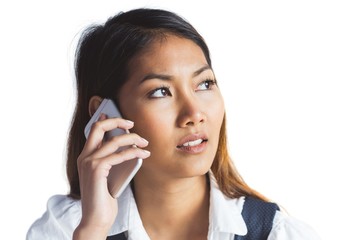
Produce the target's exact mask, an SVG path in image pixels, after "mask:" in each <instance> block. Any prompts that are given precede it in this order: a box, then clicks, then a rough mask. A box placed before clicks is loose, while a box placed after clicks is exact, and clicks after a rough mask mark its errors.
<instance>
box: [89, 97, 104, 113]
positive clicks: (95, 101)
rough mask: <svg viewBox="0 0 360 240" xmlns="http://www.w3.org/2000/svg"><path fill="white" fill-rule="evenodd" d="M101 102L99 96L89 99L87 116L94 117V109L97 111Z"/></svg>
mask: <svg viewBox="0 0 360 240" xmlns="http://www.w3.org/2000/svg"><path fill="white" fill-rule="evenodd" d="M102 100H103V99H102V98H101V97H99V96H92V97H91V98H90V101H89V114H90V117H91V116H92V115H94V113H95V112H96V109H98V107H99V106H100V104H101V102H102Z"/></svg>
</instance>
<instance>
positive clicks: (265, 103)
mask: <svg viewBox="0 0 360 240" xmlns="http://www.w3.org/2000/svg"><path fill="white" fill-rule="evenodd" d="M134 2H136V3H134ZM233 2H235V1H228V2H227V1H224V0H222V1H211V3H210V1H189V2H186V1H183V0H182V1H176V2H174V1H172V2H171V1H165V0H164V1H145V0H144V1H131V0H128V1H57V2H54V1H38V0H35V1H34V0H33V1H25V0H23V1H11V2H10V1H8V3H5V2H1V3H0V24H1V26H0V27H1V28H0V35H1V37H0V43H1V44H0V81H1V94H0V101H1V117H0V134H1V152H0V154H1V170H0V171H1V174H0V184H1V186H0V191H1V204H0V218H1V222H2V227H1V236H2V237H1V238H4V239H5V237H8V238H9V237H10V236H11V239H24V238H25V234H26V231H27V229H28V228H29V226H30V225H31V223H32V222H33V221H34V220H35V219H37V218H38V217H40V216H41V215H42V213H43V212H44V211H45V206H46V201H47V199H48V198H49V197H50V196H51V195H53V194H66V193H67V191H68V187H67V182H66V177H65V167H64V165H65V152H66V148H65V144H66V137H67V131H68V127H69V123H70V118H71V114H72V110H73V107H74V90H73V85H74V83H73V72H72V70H73V69H72V61H73V52H74V46H75V44H76V40H77V36H78V34H79V32H80V31H81V30H82V29H83V28H84V27H85V26H87V25H88V24H91V23H93V22H103V21H105V20H106V19H107V17H109V16H111V15H113V14H115V13H117V12H118V11H120V10H129V9H132V8H134V7H143V6H147V7H160V8H165V9H169V10H172V11H175V12H177V13H179V14H180V15H182V16H184V17H185V18H186V19H188V20H189V21H190V22H191V23H192V24H193V25H194V26H195V27H196V28H197V29H198V30H199V32H200V33H201V34H202V35H203V36H204V37H205V39H206V40H207V42H208V45H209V47H210V50H211V53H212V58H213V67H214V69H215V72H216V74H217V78H218V80H219V84H220V87H221V90H222V93H223V95H224V98H225V103H226V107H227V115H228V131H229V140H230V143H231V144H230V150H231V153H232V156H233V159H234V161H235V163H236V165H237V167H238V169H239V171H240V173H241V174H242V175H243V177H244V178H245V180H246V181H247V182H248V183H249V185H250V186H252V187H254V188H255V189H257V190H258V191H260V192H262V193H263V194H265V195H266V196H268V197H269V198H271V199H273V200H274V201H276V202H278V203H280V204H281V205H282V206H284V207H285V208H286V210H287V211H288V212H289V213H290V214H292V215H294V216H295V217H297V218H299V219H301V220H303V221H305V222H307V223H308V224H310V225H311V226H312V227H313V228H314V229H315V230H316V231H317V232H318V233H319V234H320V235H321V236H322V238H323V239H355V238H356V237H358V227H359V221H358V219H359V216H360V205H359V202H360V194H359V186H358V185H359V183H360V174H359V173H358V172H359V168H358V167H356V166H355V164H356V162H359V160H360V125H359V123H360V92H359V91H360V14H359V12H360V7H359V4H357V3H356V2H357V1H346V0H342V1H340V0H339V1H331V0H330V1H318V0H311V1H310V0H305V1H296V2H295V1H241V2H239V1H236V2H239V3H237V4H234V3H233ZM4 236H5V237H4Z"/></svg>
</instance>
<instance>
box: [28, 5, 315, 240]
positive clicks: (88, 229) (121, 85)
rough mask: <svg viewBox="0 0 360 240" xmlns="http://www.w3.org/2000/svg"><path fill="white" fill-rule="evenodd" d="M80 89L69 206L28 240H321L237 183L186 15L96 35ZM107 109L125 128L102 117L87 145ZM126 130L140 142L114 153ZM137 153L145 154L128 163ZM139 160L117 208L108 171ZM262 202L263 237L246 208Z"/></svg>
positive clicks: (200, 44)
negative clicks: (108, 105) (114, 110)
mask: <svg viewBox="0 0 360 240" xmlns="http://www.w3.org/2000/svg"><path fill="white" fill-rule="evenodd" d="M76 79H77V91H78V98H77V105H76V110H75V114H74V119H73V122H72V127H71V131H70V136H69V142H68V159H67V175H68V179H69V183H70V194H69V196H54V197H52V198H51V199H50V200H49V202H48V210H47V212H46V213H45V214H44V215H43V217H42V218H40V219H39V220H38V221H36V222H35V223H34V224H33V225H32V227H31V228H30V230H29V232H28V236H27V237H28V239H47V238H49V239H71V238H72V239H251V236H255V235H252V234H255V233H254V231H255V232H256V231H257V232H261V233H259V234H262V235H264V236H263V237H261V238H260V237H252V239H295V240H296V239H318V238H317V236H316V235H315V234H314V233H313V232H312V230H311V229H310V228H309V227H307V226H306V225H304V224H302V223H301V222H299V221H296V220H294V219H293V218H290V217H288V216H286V215H285V214H284V213H282V212H281V211H279V210H276V208H274V207H276V205H274V204H271V203H267V199H266V198H264V197H263V196H262V195H260V194H259V193H257V192H256V191H254V190H253V189H251V188H250V187H249V186H247V185H246V184H245V183H244V181H243V180H242V179H241V177H240V175H239V174H238V173H237V171H236V169H235V168H234V166H233V164H232V162H231V160H230V158H229V155H228V151H227V145H226V130H225V110H224V102H223V99H222V96H221V94H220V91H219V88H218V86H217V81H216V78H215V75H214V72H213V69H212V67H211V60H210V54H209V50H208V48H207V45H206V44H205V42H204V40H203V39H202V37H201V36H200V35H199V34H198V32H197V31H196V30H195V29H194V28H193V27H192V26H191V25H190V24H189V23H187V22H186V21H184V20H183V19H182V18H180V17H179V16H177V15H176V14H174V13H171V12H168V11H163V10H156V9H136V10H132V11H129V12H126V13H120V14H118V15H116V16H114V17H112V18H110V19H109V20H108V21H107V22H106V23H105V24H104V25H99V26H92V27H89V28H88V29H87V30H86V31H85V32H84V33H83V35H82V38H81V40H80V43H79V46H78V49H77V57H76ZM104 98H109V99H112V100H113V101H114V102H115V103H116V104H117V106H118V108H119V110H120V112H121V113H122V115H123V117H124V119H120V118H107V116H104V115H103V116H101V119H100V121H98V122H97V123H96V124H94V125H93V127H92V129H91V131H90V134H89V137H88V139H87V140H86V139H85V136H84V132H83V131H84V128H85V125H86V124H87V122H88V121H89V119H90V117H91V116H92V114H94V112H95V111H96V109H97V108H98V106H99V105H100V103H101V101H102V99H104ZM115 128H123V129H128V130H130V132H131V133H130V134H127V135H122V136H118V137H114V138H112V139H111V140H110V141H106V142H104V141H103V137H104V134H105V132H107V131H110V130H113V129H115ZM128 145H136V146H137V148H128V149H127V150H124V151H121V152H117V149H118V148H119V147H123V146H128ZM134 158H143V159H144V162H143V165H142V167H141V168H140V170H139V171H138V173H137V174H136V176H135V177H134V179H133V181H132V183H131V184H130V185H129V186H128V187H127V188H126V189H125V191H124V192H123V193H122V194H121V196H120V197H119V198H118V199H115V198H113V197H112V196H111V195H110V194H109V192H108V188H107V176H108V174H109V171H110V169H111V167H112V166H114V165H117V164H120V163H122V162H124V161H132V160H131V159H134ZM256 199H257V200H256ZM259 200H261V201H259ZM251 202H255V203H259V204H260V205H261V204H263V205H261V206H266V207H265V208H267V209H273V210H270V212H271V211H273V214H272V216H271V217H270V218H269V219H270V220H266V221H267V222H270V225H269V227H268V230H264V231H262V230H261V231H260V230H259V229H260V228H258V225H262V224H260V222H252V223H253V224H252V225H255V227H254V229H255V230H254V231H253V230H252V225H251V223H250V222H251V221H253V220H251V219H255V217H254V216H255V215H256V214H255V212H258V211H256V209H257V208H258V207H254V208H251V207H247V206H248V205H246V204H247V203H251ZM255 206H258V205H256V204H255ZM268 206H269V207H268ZM249 209H250V210H249ZM251 209H253V210H251ZM243 210H244V211H243ZM247 216H248V217H247ZM261 216H262V215H261ZM264 216H265V215H264ZM260 218H262V217H260ZM247 219H250V222H249V220H247ZM264 219H265V217H264ZM264 219H261V220H260V221H264V223H265V220H264ZM264 225H266V224H264ZM256 234H257V233H256ZM242 236H245V237H244V238H243V237H242ZM246 236H248V238H246Z"/></svg>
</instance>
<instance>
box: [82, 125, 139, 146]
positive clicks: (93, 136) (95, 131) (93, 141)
mask: <svg viewBox="0 0 360 240" xmlns="http://www.w3.org/2000/svg"><path fill="white" fill-rule="evenodd" d="M133 126H134V123H133V122H131V121H128V120H125V119H123V118H108V119H104V120H100V121H97V122H95V123H94V124H93V125H92V126H91V129H90V133H89V137H88V139H87V141H86V143H85V146H84V151H85V152H92V151H94V150H95V149H96V148H97V147H98V146H99V144H101V142H102V140H103V138H104V135H105V133H106V132H108V131H110V130H113V129H115V128H122V129H125V130H128V129H131V128H132V127H133Z"/></svg>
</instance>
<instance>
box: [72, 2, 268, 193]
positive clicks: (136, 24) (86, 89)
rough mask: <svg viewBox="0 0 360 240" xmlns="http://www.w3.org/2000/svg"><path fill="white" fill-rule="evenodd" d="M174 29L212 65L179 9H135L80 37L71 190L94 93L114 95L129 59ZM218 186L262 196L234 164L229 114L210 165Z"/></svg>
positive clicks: (74, 189) (75, 185)
mask: <svg viewBox="0 0 360 240" xmlns="http://www.w3.org/2000/svg"><path fill="white" fill-rule="evenodd" d="M166 35H176V36H178V37H181V38H186V39H189V40H191V41H193V42H194V43H195V44H197V45H198V46H199V47H200V48H201V49H202V51H203V53H204V56H205V58H206V60H207V63H208V64H209V66H210V67H211V59H210V53H209V49H208V47H207V45H206V43H205V41H204V39H203V38H202V36H201V35H200V34H199V33H198V32H197V31H196V30H195V28H194V27H193V26H192V25H191V24H190V23H188V22H187V21H186V20H184V19H183V18H182V17H180V16H178V15H176V14H175V13H172V12H169V11H165V10H159V9H135V10H131V11H128V12H121V13H119V14H117V15H115V16H114V17H111V18H109V19H108V20H107V21H106V23H105V24H103V25H93V26H90V27H88V28H87V29H86V30H85V31H84V32H83V34H82V35H81V38H80V40H79V44H78V48H77V50H76V58H75V75H76V84H77V85H76V86H77V103H76V108H75V112H74V116H73V120H72V125H71V128H70V132H69V139H68V152H67V177H68V180H69V184H70V196H72V197H73V198H80V187H79V175H78V170H77V158H78V156H79V154H80V152H81V151H82V149H83V147H84V144H85V141H86V139H85V137H84V132H83V130H84V128H85V125H86V123H87V122H88V121H89V119H90V116H89V113H88V104H89V100H90V98H91V97H92V96H95V95H97V96H100V97H103V98H111V99H115V98H116V97H117V93H118V91H119V89H120V88H121V86H122V85H123V84H124V83H125V81H126V80H127V76H128V71H129V68H128V64H129V62H130V60H131V59H132V58H134V56H135V55H136V54H138V53H139V52H140V51H141V50H143V49H145V48H147V47H148V46H149V45H150V44H151V43H152V42H153V41H155V40H158V39H161V38H166ZM211 169H212V172H213V173H214V176H215V178H216V179H217V181H218V183H219V187H220V189H221V190H222V191H223V193H224V194H225V195H227V196H229V197H239V196H242V195H252V196H255V197H257V198H261V199H263V197H262V196H261V195H260V194H258V193H256V192H255V191H253V190H252V189H251V188H249V187H248V186H247V185H246V184H245V182H244V181H243V180H242V179H241V177H240V175H239V174H238V173H237V171H236V169H235V168H234V166H233V164H232V162H231V160H230V157H229V155H228V151H227V144H226V131H225V118H224V121H223V124H222V128H221V132H220V140H219V146H218V151H217V154H216V156H215V159H214V164H213V166H212V167H211Z"/></svg>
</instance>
